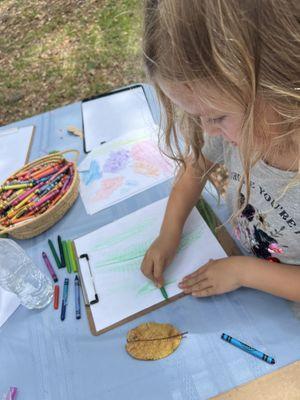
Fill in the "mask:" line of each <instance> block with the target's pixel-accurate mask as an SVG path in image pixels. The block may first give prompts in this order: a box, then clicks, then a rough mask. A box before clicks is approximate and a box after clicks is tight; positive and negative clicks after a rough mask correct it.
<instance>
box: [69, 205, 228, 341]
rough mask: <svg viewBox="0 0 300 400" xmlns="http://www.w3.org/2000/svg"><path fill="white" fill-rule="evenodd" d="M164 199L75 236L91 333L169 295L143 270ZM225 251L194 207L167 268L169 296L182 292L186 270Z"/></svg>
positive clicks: (151, 306)
mask: <svg viewBox="0 0 300 400" xmlns="http://www.w3.org/2000/svg"><path fill="white" fill-rule="evenodd" d="M166 204H167V199H163V200H160V201H157V202H155V203H152V204H150V205H149V206H147V207H144V208H142V209H140V210H138V211H136V212H134V213H132V214H129V215H128V216H126V217H124V218H121V219H119V220H117V221H115V222H113V223H111V224H109V225H106V226H103V227H102V228H100V229H97V230H96V231H94V232H91V233H89V234H87V235H85V236H82V237H81V238H78V239H76V240H75V241H74V244H75V247H76V251H77V255H78V257H79V264H80V268H79V270H80V275H81V284H82V288H83V293H84V297H85V302H86V305H88V307H87V311H88V316H89V317H91V318H89V322H90V326H91V330H92V333H93V334H100V333H103V332H105V331H107V330H109V329H112V328H113V327H115V326H118V325H120V324H122V323H125V322H127V321H129V320H130V319H134V318H136V317H138V316H139V315H142V313H146V312H149V311H151V310H152V309H153V307H155V308H157V307H158V306H161V305H163V304H167V302H168V301H169V300H167V301H164V298H163V296H162V294H161V292H160V290H159V289H157V288H156V287H155V286H154V284H153V283H152V281H150V280H148V279H147V278H145V276H144V275H143V274H142V273H141V271H140V266H141V262H142V260H143V257H144V254H145V253H146V251H147V249H148V248H149V246H150V244H151V243H152V241H153V240H154V239H155V238H156V237H157V235H158V233H159V230H160V226H161V223H162V219H163V215H164V212H165V208H166ZM200 249H201V251H200ZM225 256H226V253H225V251H224V250H223V248H222V246H221V245H220V243H219V242H218V241H217V239H216V238H215V236H214V235H213V233H212V232H211V231H210V229H209V228H208V226H207V225H206V223H205V222H204V220H203V218H202V217H201V215H200V213H199V212H198V211H197V209H196V208H195V209H194V210H192V212H191V214H190V216H189V218H188V219H187V221H186V224H185V226H184V231H183V235H182V240H181V243H180V246H179V250H178V252H177V255H176V257H175V259H174V261H173V262H172V264H171V265H170V266H169V267H168V269H167V270H166V272H165V274H164V277H165V289H166V291H167V293H168V296H169V299H170V300H172V299H174V298H178V297H179V296H181V290H180V289H179V288H178V283H179V282H180V280H181V279H182V278H183V277H184V276H185V275H187V274H189V273H191V272H193V271H194V270H195V269H196V268H198V267H199V266H201V265H203V264H205V263H206V262H207V261H208V260H209V259H210V258H215V259H216V258H222V257H225ZM96 294H97V296H96ZM97 297H98V298H99V301H97Z"/></svg>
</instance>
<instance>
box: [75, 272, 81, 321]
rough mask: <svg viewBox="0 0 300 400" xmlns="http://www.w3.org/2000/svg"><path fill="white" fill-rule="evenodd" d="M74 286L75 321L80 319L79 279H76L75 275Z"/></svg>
mask: <svg viewBox="0 0 300 400" xmlns="http://www.w3.org/2000/svg"><path fill="white" fill-rule="evenodd" d="M74 285H75V313H76V319H80V318H81V310H80V293H79V279H78V276H77V275H76V276H75V280H74Z"/></svg>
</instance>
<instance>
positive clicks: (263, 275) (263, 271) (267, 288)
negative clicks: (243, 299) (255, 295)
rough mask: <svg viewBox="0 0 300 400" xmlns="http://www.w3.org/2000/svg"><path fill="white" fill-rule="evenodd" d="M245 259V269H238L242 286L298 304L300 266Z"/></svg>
mask: <svg viewBox="0 0 300 400" xmlns="http://www.w3.org/2000/svg"><path fill="white" fill-rule="evenodd" d="M245 258H246V259H245V267H246V268H243V266H240V267H239V270H240V280H241V285H242V286H246V287H249V288H253V289H258V290H262V291H264V292H267V293H271V294H273V295H275V296H279V297H284V298H285V299H288V300H292V301H297V302H300V265H299V266H297V265H289V264H279V263H273V262H269V261H267V260H262V259H257V258H254V257H245Z"/></svg>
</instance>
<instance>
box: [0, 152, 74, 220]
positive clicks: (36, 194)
mask: <svg viewBox="0 0 300 400" xmlns="http://www.w3.org/2000/svg"><path fill="white" fill-rule="evenodd" d="M73 180H74V165H73V163H72V162H70V161H67V160H66V159H64V158H62V159H59V160H51V161H49V162H42V163H40V164H39V165H37V166H33V167H31V168H26V167H25V168H24V170H23V171H21V172H18V173H17V174H15V175H13V176H11V177H10V178H8V179H7V180H6V181H5V182H4V184H3V185H1V186H0V225H2V226H4V227H11V226H14V225H15V224H18V223H20V222H25V221H27V220H29V219H31V218H34V217H36V216H38V215H41V214H43V213H44V212H46V211H47V210H49V209H50V208H52V207H53V206H54V205H55V204H56V203H57V202H58V201H59V200H60V199H62V198H63V196H64V195H65V194H66V193H67V191H68V189H69V188H70V186H71V184H72V183H73Z"/></svg>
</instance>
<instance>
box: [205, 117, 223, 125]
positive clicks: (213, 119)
mask: <svg viewBox="0 0 300 400" xmlns="http://www.w3.org/2000/svg"><path fill="white" fill-rule="evenodd" d="M225 118H226V115H222V116H221V117H218V118H210V119H209V120H208V122H209V123H211V124H220V123H221V122H222V121H224V119H225Z"/></svg>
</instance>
